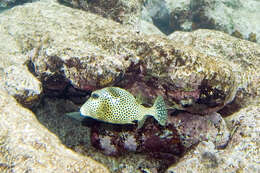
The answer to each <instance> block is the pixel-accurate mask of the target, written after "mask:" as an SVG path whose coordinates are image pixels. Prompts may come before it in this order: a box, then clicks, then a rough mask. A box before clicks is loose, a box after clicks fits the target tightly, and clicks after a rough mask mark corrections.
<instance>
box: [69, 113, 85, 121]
mask: <svg viewBox="0 0 260 173" xmlns="http://www.w3.org/2000/svg"><path fill="white" fill-rule="evenodd" d="M65 115H66V116H68V117H70V118H73V119H75V120H77V121H83V120H84V119H85V117H84V116H81V114H80V112H70V113H66V114H65Z"/></svg>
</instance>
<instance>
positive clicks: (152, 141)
mask: <svg viewBox="0 0 260 173" xmlns="http://www.w3.org/2000/svg"><path fill="white" fill-rule="evenodd" d="M200 141H212V142H213V143H214V144H215V145H216V147H217V148H224V147H225V146H226V145H227V142H228V141H229V131H228V129H227V127H226V124H225V121H224V120H223V119H222V118H221V116H220V115H219V114H217V113H213V114H211V115H208V116H200V115H194V114H193V115H192V114H188V113H179V114H178V115H175V116H169V118H168V120H167V122H166V126H165V127H161V126H159V125H158V123H157V122H155V120H154V119H152V118H148V119H147V120H146V122H145V124H144V126H143V127H142V128H141V129H137V127H136V126H132V125H125V126H121V127H119V126H118V125H104V123H96V125H94V126H92V128H91V143H92V145H93V146H94V147H96V148H98V149H100V150H102V152H103V153H104V154H106V155H115V156H118V155H122V154H125V153H127V152H136V153H145V154H149V155H150V156H151V157H153V158H159V159H163V160H171V162H174V161H175V160H176V159H177V158H178V157H180V156H182V155H183V154H184V152H186V151H187V150H188V149H190V147H192V146H194V145H195V144H198V143H199V142H200Z"/></svg>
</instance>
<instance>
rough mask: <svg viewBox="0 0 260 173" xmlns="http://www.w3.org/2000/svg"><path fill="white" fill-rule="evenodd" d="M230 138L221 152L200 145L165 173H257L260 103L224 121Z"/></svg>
mask: <svg viewBox="0 0 260 173" xmlns="http://www.w3.org/2000/svg"><path fill="white" fill-rule="evenodd" d="M226 121H227V124H228V127H229V129H230V131H231V132H232V133H231V139H230V142H229V144H228V146H227V147H226V148H225V149H224V150H218V149H216V146H215V145H214V143H212V142H201V143H200V144H199V145H198V146H197V147H196V148H195V149H194V150H192V151H190V152H189V153H187V154H186V155H185V156H184V157H183V158H182V159H181V160H180V161H179V162H178V163H177V164H176V165H172V166H171V167H170V168H169V169H168V171H167V173H172V172H189V171H192V172H238V171H240V172H252V173H257V172H259V170H260V165H259V156H260V139H259V135H260V129H259V127H260V104H259V101H258V103H255V104H252V105H250V106H247V107H246V108H243V109H241V110H240V111H238V112H236V113H234V114H233V115H232V116H230V117H227V118H226Z"/></svg>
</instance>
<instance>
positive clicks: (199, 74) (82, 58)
mask: <svg viewBox="0 0 260 173" xmlns="http://www.w3.org/2000/svg"><path fill="white" fill-rule="evenodd" d="M37 6H41V8H37ZM45 8H47V9H48V13H45V12H44V9H45ZM25 11H30V13H26V12H25ZM12 16H16V17H15V18H13V17H12ZM68 16H69V18H68ZM2 17H5V20H3V21H2V24H1V27H2V28H3V30H5V28H19V30H9V31H8V32H9V33H15V35H16V38H18V41H19V44H20V45H21V49H22V50H23V52H26V53H27V58H28V59H29V60H28V61H27V62H28V63H27V65H28V67H29V69H30V70H31V72H32V73H34V74H35V75H36V76H37V77H38V79H40V80H41V81H42V82H43V85H45V84H46V81H48V83H51V86H50V87H54V86H55V87H56V88H57V87H58V88H61V89H62V88H65V86H66V83H67V84H68V83H71V84H72V85H73V86H74V87H75V88H78V89H83V90H89V91H92V90H95V89H97V88H102V87H105V86H110V85H115V84H116V85H118V86H121V87H124V88H127V89H129V90H130V91H134V90H137V92H132V93H133V94H134V95H137V94H139V93H143V94H142V97H144V98H145V99H146V100H150V102H149V103H147V104H150V103H151V100H152V99H153V98H154V97H156V95H158V94H161V95H163V96H164V97H165V99H166V100H168V105H169V106H173V107H177V108H178V109H182V110H186V111H189V112H192V113H199V114H207V113H210V112H214V111H217V110H219V109H221V108H223V107H224V106H225V104H227V103H229V102H231V101H232V100H233V98H234V97H235V95H236V93H237V90H238V87H239V85H238V83H239V82H240V79H239V78H238V76H237V73H235V72H234V69H233V68H232V64H230V63H229V62H227V61H225V60H223V59H216V58H215V57H214V56H211V55H207V54H204V53H201V52H199V51H196V50H194V49H192V48H191V47H188V46H184V45H183V44H179V43H177V42H175V41H172V40H170V39H167V38H166V37H163V36H159V35H154V36H148V35H144V34H142V33H138V32H135V31H131V30H128V29H127V28H125V27H123V26H122V25H120V24H118V23H116V22H113V21H111V20H106V19H104V18H102V17H100V16H97V15H94V14H91V13H87V12H84V11H81V10H76V9H71V8H69V7H64V6H62V5H59V4H56V3H44V2H37V3H32V4H27V5H25V6H24V7H22V8H21V7H17V8H14V9H11V10H10V11H8V12H5V13H3V14H2ZM82 18H85V19H88V20H81V19H82ZM68 19H69V21H68ZM35 20H37V22H35ZM20 21H23V23H21V22H20ZM68 23H69V24H68ZM14 26H15V27H14ZM28 28H30V29H28ZM19 38H22V39H19ZM56 79H59V80H56ZM50 80H52V82H51V81H50ZM55 81H56V83H57V85H56V84H55ZM61 81H63V82H61ZM59 85H62V86H59ZM48 87H49V86H48V85H46V87H45V88H47V89H48ZM143 90H145V91H143Z"/></svg>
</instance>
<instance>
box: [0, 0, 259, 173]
mask: <svg viewBox="0 0 260 173" xmlns="http://www.w3.org/2000/svg"><path fill="white" fill-rule="evenodd" d="M68 2H71V1H68ZM75 2H81V1H75ZM115 2H118V1H115ZM120 2H121V1H120ZM132 2H135V1H131V2H130V1H129V3H132ZM138 2H139V3H140V2H141V1H138ZM97 3H99V4H101V3H105V1H95V2H91V1H90V2H89V3H88V4H90V5H93V6H94V5H97ZM136 3H137V2H136ZM119 4H120V3H117V4H116V5H119ZM121 5H122V4H121ZM128 5H129V4H128ZM89 7H90V6H89ZM123 7H124V6H123ZM123 7H122V8H123ZM105 9H106V8H105V7H104V9H98V8H96V10H97V11H99V10H101V13H100V14H99V13H98V14H93V13H94V12H93V11H90V12H89V10H87V12H86V11H84V10H80V9H73V8H71V7H67V6H64V5H62V4H59V3H57V2H55V1H49V2H45V1H39V2H34V3H30V4H26V5H23V6H17V7H14V8H12V9H11V10H7V11H4V12H2V13H1V14H0V19H1V20H0V21H1V25H0V35H1V36H0V50H1V51H0V60H1V61H0V75H1V76H0V77H1V80H0V84H1V87H0V88H1V95H0V99H1V106H0V111H1V115H2V114H3V115H4V118H2V119H1V122H0V125H1V133H0V134H1V144H3V145H1V146H0V147H1V153H2V156H1V157H0V158H1V160H3V161H2V162H3V163H4V164H2V166H1V165H0V167H1V169H2V170H7V171H11V170H41V169H42V171H44V170H45V168H40V165H44V166H45V167H46V169H48V170H58V171H59V172H64V171H65V172H66V171H67V172H73V171H74V172H80V171H82V172H84V171H86V170H87V171H89V172H98V171H99V172H108V170H107V168H106V166H107V167H108V168H109V170H110V171H112V172H123V171H124V172H138V171H139V172H141V171H143V172H145V171H146V172H148V171H150V172H151V171H153V172H164V171H165V170H167V169H168V168H169V166H170V165H172V164H174V165H172V166H171V167H170V168H169V169H168V172H171V171H174V172H179V171H181V170H183V169H184V168H183V166H182V165H186V162H189V161H190V160H189V159H191V160H192V159H193V160H196V163H198V164H199V165H200V166H198V167H197V168H198V169H200V170H202V171H209V172H214V170H217V169H219V170H222V168H221V166H219V165H221V163H222V161H221V160H220V156H218V155H216V153H218V152H222V151H223V154H225V157H226V156H228V154H229V153H230V154H231V155H230V156H231V158H232V159H235V155H236V153H239V152H240V150H239V149H236V148H239V146H242V145H243V147H244V144H245V143H248V142H249V141H250V140H251V141H253V144H252V145H251V146H252V148H248V151H245V152H244V153H241V155H240V160H241V162H240V163H243V165H242V166H241V165H239V164H238V162H232V160H231V161H230V164H229V163H225V166H226V167H228V168H230V169H229V170H230V171H237V170H240V169H243V170H246V169H250V170H252V172H254V171H255V172H257V171H258V170H259V168H258V167H257V166H256V164H257V162H256V161H255V160H257V155H259V150H255V149H256V148H257V146H259V140H257V138H256V136H257V135H259V131H257V130H255V131H253V134H254V135H252V136H248V137H245V136H247V135H246V134H247V133H248V134H249V131H248V132H247V131H246V130H247V129H244V128H246V127H247V124H243V123H245V122H246V123H251V124H254V127H256V129H257V127H259V122H258V119H257V116H256V115H257V112H259V109H258V108H259V95H260V90H259V88H260V71H259V68H258V67H259V65H260V52H259V50H260V46H259V45H258V44H255V43H252V42H249V41H245V40H240V39H238V38H235V37H232V36H229V35H227V34H224V33H222V32H218V31H211V30H197V31H194V32H189V33H188V32H186V33H183V32H174V33H173V34H171V35H169V36H168V37H166V36H163V35H162V34H161V35H160V34H155V35H150V34H149V35H148V34H145V33H143V32H139V31H137V30H135V29H132V28H131V27H129V26H126V25H127V24H126V23H124V22H123V21H128V19H129V20H130V18H127V19H124V20H122V21H116V20H117V18H116V16H117V15H116V14H118V11H117V13H112V12H111V16H106V15H102V10H105ZM119 9H120V8H119ZM124 9H126V10H129V9H127V8H125V7H124ZM138 10H139V7H138ZM130 11H131V10H130ZM130 11H126V12H125V13H128V12H130ZM133 11H135V10H133ZM95 13H96V12H95ZM126 17H127V16H126ZM118 20H119V19H118ZM125 24H126V25H125ZM6 40H8V41H6ZM107 86H119V87H122V88H125V89H127V90H128V91H130V92H131V93H132V94H133V95H135V96H136V97H138V98H141V100H142V103H143V104H144V105H146V106H151V105H152V103H153V101H154V99H155V98H156V97H157V96H158V95H162V96H163V97H164V99H165V101H166V104H167V107H168V108H169V115H168V120H167V123H166V126H165V127H162V126H160V125H159V124H157V122H156V121H155V120H154V119H152V118H149V119H147V121H146V122H145V124H144V126H143V128H141V129H137V127H136V125H125V126H124V125H123V126H119V125H112V124H106V123H101V122H97V121H94V120H91V119H86V120H85V121H83V122H82V123H80V122H77V121H75V120H73V119H70V118H69V117H67V116H65V113H68V112H73V111H78V110H79V107H80V106H81V105H82V103H84V102H85V100H87V99H88V97H89V95H90V93H91V92H92V91H93V90H96V89H99V88H103V87H107ZM12 97H14V98H16V100H17V101H18V102H19V103H20V104H21V105H22V106H23V107H22V106H21V105H19V104H18V103H17V102H16V101H15V100H14V99H13V98H12ZM24 107H26V108H24ZM28 109H31V110H32V112H33V113H32V112H31V111H30V110H28ZM20 110H21V111H20ZM246 110H248V111H246ZM251 110H252V111H251ZM12 111H15V112H12ZM21 112H22V113H21ZM245 114H246V115H245ZM245 116H246V117H247V118H248V119H247V118H245V119H243V118H242V117H245ZM239 117H240V118H239ZM36 118H37V119H36ZM243 129H244V130H245V136H243V135H240V133H242V132H243ZM27 131H28V132H27ZM17 134H18V135H17ZM239 135H240V136H239ZM57 137H58V138H59V139H58V138H57ZM59 140H60V141H59ZM238 140H239V142H237V141H238ZM12 141H16V142H12ZM19 141H23V142H24V143H21V144H20V143H19ZM23 145H26V146H27V147H24V146H23ZM16 146H17V148H22V151H21V152H18V151H17V150H16V149H15V147H16ZM68 148H70V149H68ZM258 148H259V147H258ZM204 149H205V151H209V152H204V151H203V150H204ZM251 150H254V152H253V153H254V154H253V155H252V157H251V158H250V159H249V158H247V157H246V155H247V154H248V153H250V152H251ZM36 151H41V154H43V155H44V158H41V157H39V156H40V155H39V152H36ZM26 153H30V154H27V155H26ZM198 153H199V154H198ZM18 155H21V157H22V158H21V160H15V158H17V157H16V156H18ZM90 157H91V158H90ZM148 157H149V158H150V159H147V158H148ZM30 158H33V159H30ZM45 158H46V159H45ZM194 158H195V159H194ZM92 159H95V160H97V161H99V162H101V163H103V164H105V165H106V166H103V165H101V164H99V163H97V162H95V161H93V160H92ZM46 160H47V161H46ZM127 160H128V161H127ZM249 160H250V161H252V162H250V164H247V161H248V162H249ZM18 162H21V163H23V164H18V166H17V164H15V163H18ZM13 163H14V164H13ZM34 163H35V165H34ZM36 163H39V164H36ZM88 163H89V164H88ZM189 163H190V164H193V163H192V162H189ZM231 163H232V164H234V165H238V166H234V167H232V166H231V165H232V164H231ZM251 163H252V164H251ZM19 165H20V166H19ZM46 165H47V166H46ZM191 167H192V165H191ZM191 167H190V168H191ZM231 167H232V169H231ZM249 167H250V168H249ZM251 168H252V169H251ZM65 169H66V170H65ZM223 169H224V168H223ZM184 172H185V171H184Z"/></svg>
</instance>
